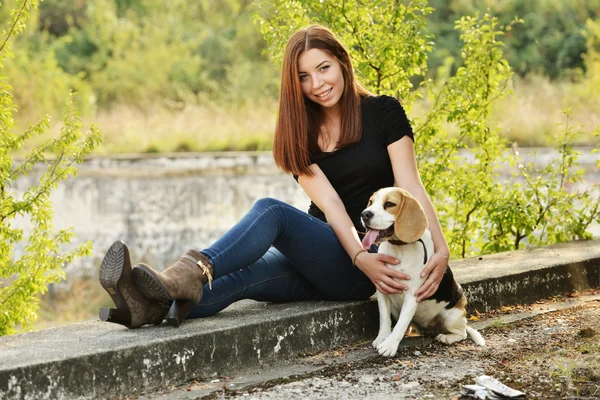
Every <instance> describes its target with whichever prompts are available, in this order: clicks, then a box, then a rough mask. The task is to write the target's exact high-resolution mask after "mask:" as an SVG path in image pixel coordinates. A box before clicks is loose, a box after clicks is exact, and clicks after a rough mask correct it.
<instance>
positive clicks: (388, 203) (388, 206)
mask: <svg viewBox="0 0 600 400" xmlns="http://www.w3.org/2000/svg"><path fill="white" fill-rule="evenodd" d="M395 206H396V204H395V203H392V202H391V201H386V202H385V203H383V208H390V207H395Z"/></svg>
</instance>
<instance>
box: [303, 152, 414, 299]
mask: <svg viewBox="0 0 600 400" xmlns="http://www.w3.org/2000/svg"><path fill="white" fill-rule="evenodd" d="M311 168H313V171H314V172H315V174H314V176H307V175H300V176H299V177H298V183H299V184H300V186H302V189H304V191H305V192H306V194H307V195H308V197H310V199H311V200H312V201H313V202H314V203H315V204H316V205H317V207H319V209H321V211H323V213H325V216H326V218H327V223H328V224H329V225H330V226H331V228H332V229H333V231H334V232H335V234H336V236H337V238H338V240H339V241H340V243H341V244H342V246H343V247H344V250H346V253H348V256H349V257H350V258H351V259H353V260H354V262H355V265H356V266H357V267H358V268H359V269H360V270H361V271H362V272H363V273H364V274H365V275H367V277H368V278H369V279H370V280H371V282H373V284H374V285H375V286H376V287H377V289H378V290H379V291H380V292H382V293H384V294H392V293H399V292H401V291H402V290H406V289H407V287H406V286H405V285H404V284H402V283H400V282H397V281H396V280H394V278H398V279H408V278H410V277H409V276H408V275H406V274H404V273H402V272H399V271H396V270H394V269H392V268H388V267H387V266H386V265H385V263H390V264H398V260H396V259H395V258H393V257H390V256H387V255H384V254H371V253H367V252H364V251H363V252H361V250H363V247H362V244H361V242H360V239H359V237H358V233H357V232H356V228H355V227H354V224H353V223H352V220H351V219H350V217H349V216H348V213H347V212H346V208H345V207H344V204H343V202H342V200H341V199H340V197H339V195H338V194H337V192H336V191H335V189H334V188H333V186H331V183H330V182H329V180H328V179H327V177H326V176H325V174H324V173H323V171H322V170H321V168H319V166H317V165H315V164H313V165H312V166H311ZM357 254H358V256H357ZM382 282H383V285H381V283H382Z"/></svg>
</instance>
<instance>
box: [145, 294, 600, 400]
mask: <svg viewBox="0 0 600 400" xmlns="http://www.w3.org/2000/svg"><path fill="white" fill-rule="evenodd" d="M469 318H470V324H471V325H472V326H475V327H477V328H478V329H480V332H481V333H482V335H483V337H484V338H485V340H486V346H485V347H480V346H476V345H475V344H474V343H473V342H472V341H470V340H468V339H467V340H465V341H463V342H460V343H456V344H453V345H450V346H448V345H445V344H441V343H438V342H433V341H431V340H430V339H424V338H422V337H412V338H408V339H407V338H405V339H404V341H403V343H405V342H409V341H411V343H412V344H411V345H410V346H408V347H401V348H400V349H399V351H398V353H397V354H396V356H394V357H392V358H385V357H382V356H379V355H378V354H377V353H376V351H375V350H374V349H372V348H371V346H370V342H365V343H358V344H355V345H353V346H345V347H340V348H336V349H333V350H330V351H326V352H322V353H319V354H315V355H311V356H307V357H303V358H300V359H297V360H295V361H294V362H293V363H292V364H291V365H288V366H277V365H275V366H271V367H269V366H264V368H263V369H262V370H259V371H254V374H249V375H245V376H243V375H238V376H231V377H229V376H225V377H224V376H212V377H209V378H205V379H198V380H195V381H193V382H189V383H188V384H186V385H183V386H181V387H178V388H174V390H170V391H166V392H162V393H154V394H148V395H145V396H144V395H142V396H141V398H143V399H148V400H157V399H174V400H175V399H177V400H183V399H185V400H187V399H222V398H238V397H241V398H244V399H286V400H288V399H298V400H300V399H302V400H305V399H361V400H362V399H459V398H461V386H462V385H466V384H474V383H475V378H476V377H478V376H481V375H488V376H491V377H493V378H495V379H497V380H499V381H500V382H501V383H503V384H505V385H507V386H509V387H511V388H514V389H517V390H520V391H523V392H525V393H526V398H527V399H571V400H575V399H577V400H583V399H600V291H598V290H595V291H588V292H586V293H579V294H569V295H565V296H557V297H555V298H552V299H548V300H545V301H540V302H538V303H536V304H532V305H526V306H514V307H503V308H502V309H500V310H496V311H493V312H489V313H485V314H478V313H476V314H475V315H470V316H469ZM415 344H416V346H415ZM135 398H139V397H137V396H135Z"/></svg>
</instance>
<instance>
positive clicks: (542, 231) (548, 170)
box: [256, 0, 600, 257]
mask: <svg viewBox="0 0 600 400" xmlns="http://www.w3.org/2000/svg"><path fill="white" fill-rule="evenodd" d="M406 4H407V5H404V4H398V2H396V1H393V0H365V1H362V2H352V3H350V2H323V1H320V0H302V1H285V0H271V1H262V2H258V5H259V11H258V14H257V17H256V18H257V21H258V22H259V23H260V29H261V32H262V33H263V35H264V37H265V39H266V40H267V42H268V43H269V50H270V52H271V54H272V57H273V59H275V60H280V58H281V54H282V51H283V48H284V45H285V42H286V41H287V39H288V37H289V36H290V35H291V34H292V33H293V32H294V31H295V30H297V29H299V28H301V27H305V26H307V25H309V24H311V23H319V24H322V25H325V26H327V27H329V28H330V29H331V30H332V31H333V32H334V33H335V34H336V35H337V36H338V38H340V40H341V41H342V42H343V43H344V44H345V46H346V48H347V49H348V51H349V52H350V56H351V58H352V60H353V62H354V67H355V69H356V74H357V76H358V77H359V79H360V80H361V82H362V83H363V84H365V85H366V86H367V87H368V88H370V89H371V90H373V91H375V92H377V93H380V94H388V95H392V96H396V97H398V98H399V99H400V100H401V102H402V104H403V105H404V107H405V108H406V109H407V111H410V109H411V106H412V103H413V102H414V100H415V99H416V98H418V97H419V96H421V95H422V94H423V96H424V97H425V99H424V100H425V101H426V103H427V104H430V109H429V110H428V112H426V115H425V116H424V117H421V118H414V119H413V121H412V124H413V128H414V130H415V137H416V155H417V162H418V164H419V170H420V172H421V178H422V180H423V182H424V184H425V187H426V189H427V191H428V193H429V194H430V196H431V198H432V201H433V203H434V204H435V205H436V207H437V209H438V215H439V217H440V222H441V223H442V226H443V229H444V232H445V235H446V237H447V239H448V242H449V245H450V248H451V252H452V255H453V257H467V256H472V255H476V254H484V253H492V252H497V251H502V250H509V249H518V248H520V247H522V246H523V245H525V244H529V245H541V244H549V243H555V242H562V241H566V240H578V239H587V238H589V237H590V236H591V235H590V234H589V232H588V231H587V229H588V228H589V226H590V224H591V223H592V222H594V221H596V222H600V210H599V202H600V194H599V193H598V187H595V188H592V190H591V191H588V192H586V193H579V192H575V191H571V189H570V187H571V186H572V184H573V183H576V182H578V181H579V180H580V179H581V177H582V175H583V171H581V170H579V169H578V165H577V159H578V157H579V153H577V152H576V151H574V150H573V148H572V142H573V140H574V137H576V135H577V131H576V130H573V128H572V127H571V125H570V124H567V125H566V127H565V128H564V129H563V132H562V135H561V136H560V137H559V138H558V139H557V140H555V143H557V150H558V151H559V160H558V161H557V164H556V163H555V164H552V165H549V166H547V167H542V168H538V167H537V166H535V165H529V166H524V167H522V168H519V169H518V172H516V173H515V175H514V177H513V179H512V180H510V181H508V182H505V183H502V182H501V180H500V179H499V173H498V170H499V168H500V167H501V165H502V164H504V163H510V162H511V156H510V152H507V151H506V150H507V148H508V144H509V143H508V142H507V141H506V140H505V139H503V138H502V137H501V136H500V135H499V132H498V129H496V127H495V125H494V124H493V123H492V122H491V119H490V114H491V106H492V104H493V103H494V101H496V100H498V99H501V98H503V97H504V96H506V95H508V94H510V93H509V90H508V83H509V80H510V78H511V76H512V74H513V73H512V71H511V68H510V66H509V64H508V62H507V60H506V59H505V56H504V51H503V46H504V44H503V42H502V41H501V40H500V39H501V38H502V36H503V35H504V34H505V32H507V31H510V29H511V28H512V25H513V24H514V23H515V22H517V20H515V21H513V23H511V24H508V25H506V26H501V25H500V24H499V22H498V19H497V18H495V17H493V16H491V15H490V14H485V15H483V16H480V15H479V14H476V15H475V16H473V17H470V16H466V17H463V18H461V19H460V20H458V21H456V24H455V29H456V30H457V31H458V32H459V35H460V40H461V41H462V50H461V52H460V54H461V58H462V63H461V64H460V65H459V66H458V68H457V69H456V71H455V72H454V73H452V72H451V70H450V69H449V68H446V70H445V71H443V73H440V76H441V77H442V79H441V80H433V79H430V78H427V59H428V54H429V53H430V52H431V49H432V48H433V37H432V35H431V33H430V32H429V31H428V27H427V24H426V17H427V15H429V14H430V13H431V12H432V11H433V9H432V8H431V7H429V4H428V2H427V1H425V0H415V1H411V2H408V3H406ZM413 82H421V90H418V91H417V90H413ZM450 127H454V130H456V131H458V134H450V132H449V128H450Z"/></svg>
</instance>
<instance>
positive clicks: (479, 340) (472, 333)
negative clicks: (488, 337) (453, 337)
mask: <svg viewBox="0 0 600 400" xmlns="http://www.w3.org/2000/svg"><path fill="white" fill-rule="evenodd" d="M467 333H468V334H469V337H470V338H471V340H472V341H474V342H475V344H476V345H479V346H485V340H484V339H483V336H481V333H479V332H477V331H476V330H475V329H473V328H471V327H470V326H467Z"/></svg>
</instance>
